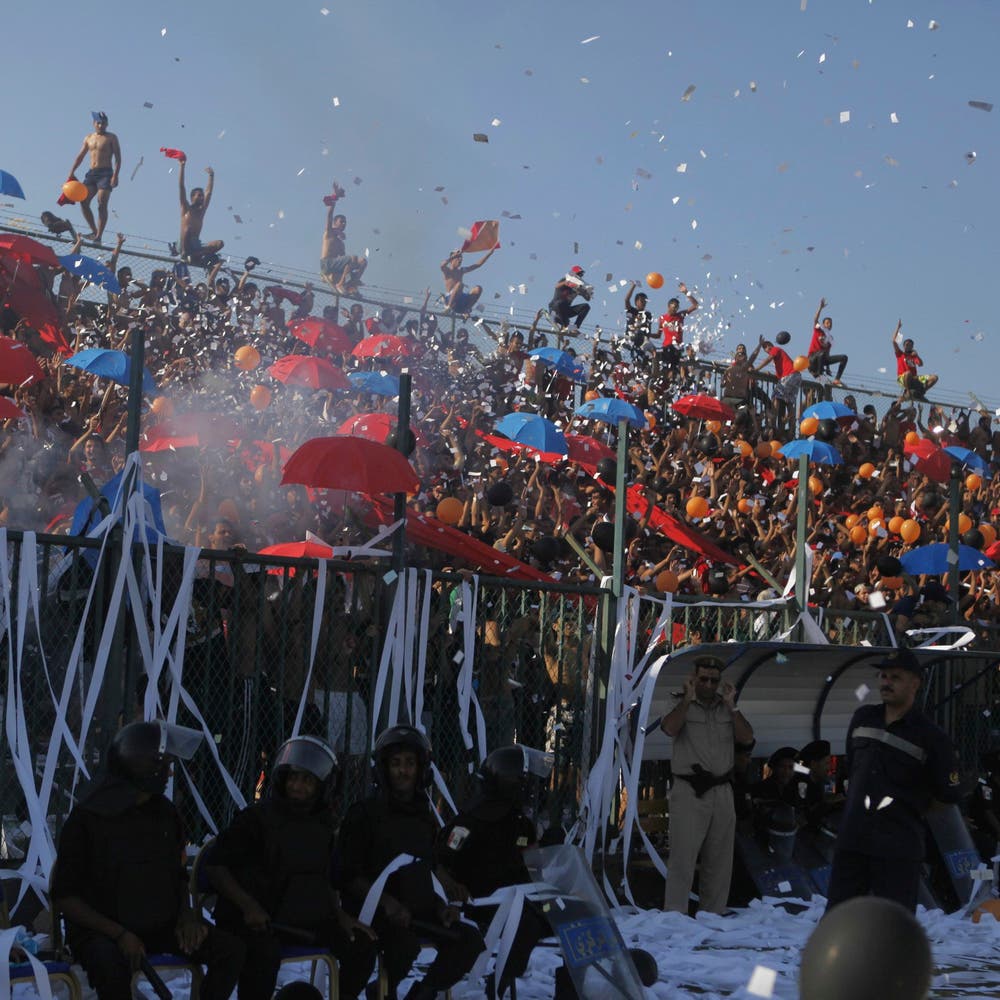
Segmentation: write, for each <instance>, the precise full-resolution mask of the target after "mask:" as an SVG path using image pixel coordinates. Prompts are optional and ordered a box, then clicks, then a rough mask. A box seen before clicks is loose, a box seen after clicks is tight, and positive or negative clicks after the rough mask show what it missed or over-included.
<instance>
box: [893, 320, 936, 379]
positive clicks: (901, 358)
mask: <svg viewBox="0 0 1000 1000" xmlns="http://www.w3.org/2000/svg"><path fill="white" fill-rule="evenodd" d="M902 329H903V321H902V320H899V322H897V323H896V329H895V330H893V332H892V349H893V351H894V352H895V355H896V381H897V382H899V384H900V385H901V386H902V387H903V397H902V398H906V399H923V398H924V394H925V393H926V392H927V390H928V389H930V388H931V387H932V386H935V385H937V380H938V377H937V375H918V374H917V369H918V368H922V367H923V364H924V362H923V359H922V358H921V357H920V355H919V354H917V352H916V350H914V347H913V341H912V340H904V341H903V347H902V349H900V347H899V344H897V343H896V341H897V340H898V339H899V331H900V330H902Z"/></svg>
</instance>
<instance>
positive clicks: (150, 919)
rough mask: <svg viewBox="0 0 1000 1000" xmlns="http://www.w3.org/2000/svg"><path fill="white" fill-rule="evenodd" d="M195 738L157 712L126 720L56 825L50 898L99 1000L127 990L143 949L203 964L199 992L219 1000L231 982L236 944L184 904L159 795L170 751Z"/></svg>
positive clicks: (179, 848) (176, 823)
mask: <svg viewBox="0 0 1000 1000" xmlns="http://www.w3.org/2000/svg"><path fill="white" fill-rule="evenodd" d="M201 738H202V737H201V733H199V732H196V731H195V730H193V729H187V728H185V727H184V726H175V725H170V724H168V723H166V722H162V721H160V722H133V723H132V724H131V725H128V726H125V727H124V728H123V729H122V730H120V731H119V732H118V733H117V734H116V735H115V737H114V739H113V740H112V743H111V746H110V747H109V749H108V753H107V758H106V772H105V773H104V774H103V775H102V776H101V777H100V778H99V779H98V780H97V781H96V782H95V784H94V786H93V787H92V788H91V789H90V790H89V791H88V792H86V793H85V794H84V796H83V797H82V798H81V799H80V801H79V802H78V803H77V805H76V806H75V807H74V809H73V811H72V812H71V813H70V814H69V816H68V817H67V819H66V823H65V825H64V826H63V829H62V834H61V835H60V838H59V853H58V856H57V858H56V864H55V870H54V872H53V878H52V898H53V899H54V901H55V905H56V907H57V909H59V910H60V911H62V913H63V915H64V917H65V918H66V939H67V943H68V944H69V946H70V948H71V949H72V951H73V955H74V957H75V958H76V960H77V961H78V962H79V963H80V965H82V966H83V968H84V969H85V970H86V972H87V975H88V978H89V980H90V983H91V985H92V986H93V987H94V989H95V990H96V991H97V996H98V998H99V1000H131V995H132V989H131V979H132V974H133V973H134V972H136V971H138V969H139V968H140V965H141V962H142V961H143V959H144V958H145V955H146V953H147V952H150V953H156V952H160V953H173V954H183V955H185V956H188V957H190V959H191V961H192V962H195V963H199V964H204V965H205V966H207V971H206V975H205V978H204V980H203V981H202V985H201V997H202V1000H227V998H228V997H229V995H230V994H231V993H232V991H233V987H234V986H235V985H236V980H237V977H238V976H239V971H240V968H241V966H242V964H243V957H244V948H243V944H242V943H241V942H240V941H239V939H238V938H235V937H233V936H232V935H230V934H227V933H226V932H225V931H222V930H220V929H219V928H216V927H210V926H209V925H208V924H206V923H204V922H203V921H202V920H201V918H200V916H199V914H197V913H196V912H195V911H194V910H193V909H192V907H191V900H190V896H189V894H188V884H187V874H186V872H185V870H184V866H183V862H182V859H183V856H184V848H185V844H186V838H185V836H184V831H183V828H182V824H181V818H180V815H179V813H178V812H177V810H176V808H175V807H174V804H173V803H172V802H171V801H170V800H169V799H168V798H167V797H166V796H165V795H164V792H165V791H166V787H167V782H168V780H169V778H170V768H171V765H172V762H173V760H174V759H176V758H182V759H190V758H191V757H192V756H193V754H194V752H195V750H196V749H197V747H198V745H199V743H200V742H201Z"/></svg>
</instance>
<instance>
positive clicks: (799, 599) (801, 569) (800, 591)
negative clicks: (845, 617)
mask: <svg viewBox="0 0 1000 1000" xmlns="http://www.w3.org/2000/svg"><path fill="white" fill-rule="evenodd" d="M795 514H796V519H795V603H796V604H798V606H799V611H800V612H805V610H806V608H807V607H808V606H809V581H808V580H807V579H806V533H807V529H808V523H809V518H808V515H809V456H808V455H806V454H802V455H800V456H799V485H798V488H797V492H796V495H795Z"/></svg>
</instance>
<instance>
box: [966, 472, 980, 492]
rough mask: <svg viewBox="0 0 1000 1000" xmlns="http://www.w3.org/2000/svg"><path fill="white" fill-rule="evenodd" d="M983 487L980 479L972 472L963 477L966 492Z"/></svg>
mask: <svg viewBox="0 0 1000 1000" xmlns="http://www.w3.org/2000/svg"><path fill="white" fill-rule="evenodd" d="M982 485H983V481H982V479H980V478H979V476H977V475H976V474H975V473H974V472H970V473H969V474H968V475H967V476H966V477H965V488H966V489H967V490H973V491H975V490H978V489H979V487H980V486H982Z"/></svg>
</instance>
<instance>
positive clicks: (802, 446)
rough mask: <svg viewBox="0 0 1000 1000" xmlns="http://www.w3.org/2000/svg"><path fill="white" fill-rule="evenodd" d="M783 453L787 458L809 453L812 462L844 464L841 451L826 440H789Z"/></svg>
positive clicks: (782, 447) (783, 448)
mask: <svg viewBox="0 0 1000 1000" xmlns="http://www.w3.org/2000/svg"><path fill="white" fill-rule="evenodd" d="M781 454H782V455H784V456H785V458H798V457H799V456H800V455H808V456H809V461H810V462H817V463H818V464H820V465H843V464H844V460H843V459H842V458H841V457H840V452H839V451H837V449H836V448H834V446H833V445H832V444H827V443H826V442H825V441H814V440H813V439H812V438H796V439H795V440H794V441H789V442H788V444H783V445H782V446H781Z"/></svg>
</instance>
